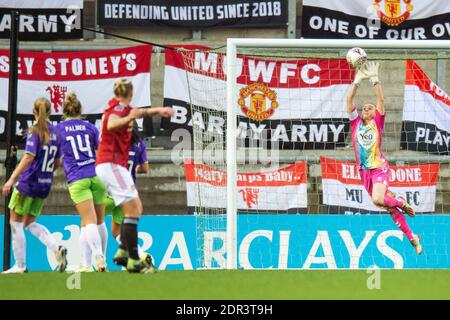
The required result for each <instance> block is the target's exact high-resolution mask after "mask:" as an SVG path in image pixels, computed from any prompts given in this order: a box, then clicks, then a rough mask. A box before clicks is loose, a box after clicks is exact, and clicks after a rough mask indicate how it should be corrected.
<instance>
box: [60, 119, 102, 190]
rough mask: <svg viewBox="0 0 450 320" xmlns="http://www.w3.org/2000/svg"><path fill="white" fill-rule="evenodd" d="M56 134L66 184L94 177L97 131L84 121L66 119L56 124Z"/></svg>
mask: <svg viewBox="0 0 450 320" xmlns="http://www.w3.org/2000/svg"><path fill="white" fill-rule="evenodd" d="M57 132H58V143H59V147H60V149H61V155H62V161H63V167H64V172H65V173H66V177H67V183H68V184H70V183H72V182H75V181H78V180H81V179H84V178H92V177H95V176H96V174H95V158H96V157H95V150H96V149H97V147H98V137H99V131H98V129H97V128H96V127H95V126H94V125H93V124H91V123H90V122H88V121H86V120H83V119H79V118H68V119H67V120H64V121H62V122H60V123H59V124H58V126H57Z"/></svg>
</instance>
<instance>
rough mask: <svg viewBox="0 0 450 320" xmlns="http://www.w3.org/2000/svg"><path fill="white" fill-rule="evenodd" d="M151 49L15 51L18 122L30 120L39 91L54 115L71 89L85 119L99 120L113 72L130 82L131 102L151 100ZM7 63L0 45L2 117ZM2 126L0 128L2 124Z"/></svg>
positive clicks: (1, 114) (139, 103) (147, 103)
mask: <svg viewBox="0 0 450 320" xmlns="http://www.w3.org/2000/svg"><path fill="white" fill-rule="evenodd" d="M151 52H152V47H151V46H135V47H129V48H123V49H113V50H98V51H78V52H50V53H47V52H32V51H20V52H19V81H18V95H17V98H18V102H17V120H18V122H19V123H20V127H22V128H27V127H28V126H29V125H30V124H31V123H32V121H33V120H34V118H33V115H32V110H33V104H34V101H35V100H36V99H37V98H39V97H45V98H47V99H49V100H50V102H51V104H52V106H51V113H52V118H51V119H52V120H55V121H58V120H59V119H60V117H61V115H62V104H63V101H64V97H65V95H66V94H67V93H68V92H70V91H74V92H75V93H76V94H77V96H78V99H79V100H80V102H81V105H82V108H83V109H82V112H83V114H84V115H86V116H87V118H88V119H89V120H90V121H96V120H99V119H100V118H101V115H102V114H103V110H104V108H105V106H106V104H107V102H108V100H109V99H111V98H112V97H113V84H114V81H115V80H116V79H118V78H127V79H129V80H131V81H132V82H133V86H134V96H133V101H132V104H133V105H134V106H136V107H144V106H150V104H151V101H150V58H151ZM9 69H10V63H9V51H8V50H0V88H1V89H0V121H4V119H5V117H6V112H7V108H8V76H9ZM1 118H3V119H1ZM1 129H2V128H1V127H0V134H3V133H4V128H3V130H1ZM18 133H19V132H18Z"/></svg>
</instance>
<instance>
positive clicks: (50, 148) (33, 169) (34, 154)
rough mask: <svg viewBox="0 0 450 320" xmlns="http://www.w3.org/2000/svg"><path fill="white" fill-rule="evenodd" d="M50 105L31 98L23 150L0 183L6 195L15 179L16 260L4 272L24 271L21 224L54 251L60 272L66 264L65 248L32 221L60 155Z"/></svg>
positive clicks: (14, 234)
mask: <svg viewBox="0 0 450 320" xmlns="http://www.w3.org/2000/svg"><path fill="white" fill-rule="evenodd" d="M50 106H51V105H50V101H48V100H47V99H45V98H39V99H37V100H36V101H35V102H34V108H33V114H34V116H35V119H36V121H35V123H34V124H33V126H32V127H31V128H30V129H29V131H28V133H27V140H26V144H25V154H24V156H23V158H22V160H21V161H20V163H19V165H18V166H17V168H16V169H15V170H14V172H13V173H12V175H11V177H10V178H9V180H8V181H7V182H6V183H5V185H4V186H3V195H4V196H5V197H6V196H7V195H8V194H9V193H10V192H11V189H12V187H13V185H14V183H15V182H16V181H17V180H18V182H17V184H16V186H15V188H14V191H13V194H12V196H11V201H10V202H9V208H10V209H11V218H10V224H11V230H12V246H13V253H14V259H15V262H16V263H15V265H14V266H13V267H12V268H11V269H9V270H7V271H5V272H4V273H24V272H27V267H26V259H25V256H26V238H25V232H24V227H25V229H27V230H28V231H30V232H31V234H32V235H33V236H35V237H36V238H38V239H39V240H40V241H41V242H42V243H43V244H44V245H45V246H46V247H47V248H48V249H49V250H50V251H52V252H53V253H54V254H55V256H56V260H57V261H58V271H60V272H63V271H64V270H65V269H66V267H67V258H66V257H67V249H66V248H64V247H63V246H58V244H57V242H56V240H55V238H54V237H53V235H52V234H51V233H50V232H49V231H48V229H47V228H46V227H45V226H43V225H42V224H39V223H37V222H36V218H37V217H38V216H39V215H40V214H41V211H42V207H43V206H44V201H45V199H46V198H47V196H48V194H49V192H50V189H51V187H52V180H53V171H54V169H55V164H56V165H57V164H58V163H59V158H60V152H59V149H58V145H57V140H56V128H55V127H54V126H53V125H52V124H51V123H50V122H49V121H48V116H49V115H50Z"/></svg>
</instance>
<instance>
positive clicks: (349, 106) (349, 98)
mask: <svg viewBox="0 0 450 320" xmlns="http://www.w3.org/2000/svg"><path fill="white" fill-rule="evenodd" d="M357 90H358V86H357V85H356V84H355V83H352V85H351V86H350V90H349V91H348V94H347V113H349V114H350V113H352V111H353V108H354V106H355V102H354V99H355V96H356V91H357Z"/></svg>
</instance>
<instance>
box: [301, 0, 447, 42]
mask: <svg viewBox="0 0 450 320" xmlns="http://www.w3.org/2000/svg"><path fill="white" fill-rule="evenodd" d="M302 37H304V38H313V39H390V40H404V39H412V40H425V39H450V1H448V0H345V1H343V0H303V23H302Z"/></svg>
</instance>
